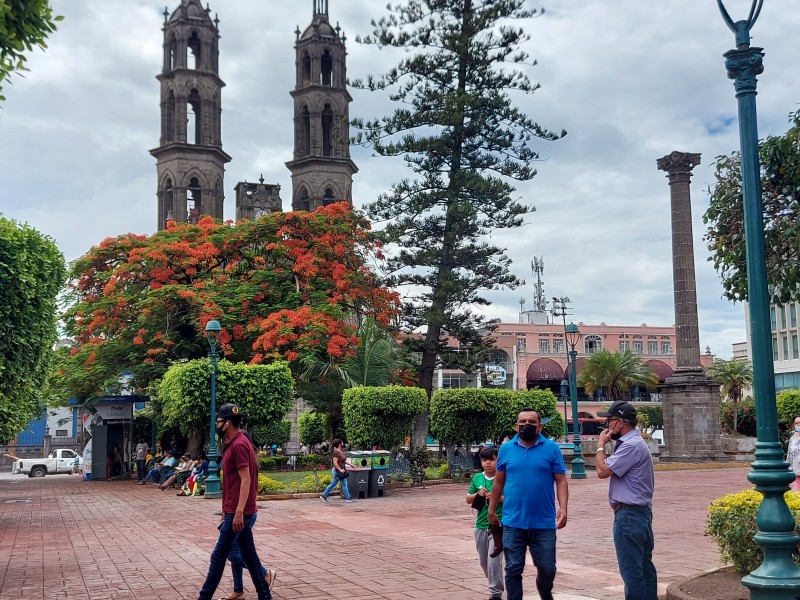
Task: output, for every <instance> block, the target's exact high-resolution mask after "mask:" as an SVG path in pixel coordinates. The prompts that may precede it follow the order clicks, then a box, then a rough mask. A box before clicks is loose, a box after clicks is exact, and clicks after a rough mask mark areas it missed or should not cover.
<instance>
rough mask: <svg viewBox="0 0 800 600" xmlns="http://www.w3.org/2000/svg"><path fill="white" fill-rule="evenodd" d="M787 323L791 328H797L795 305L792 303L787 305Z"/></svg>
mask: <svg viewBox="0 0 800 600" xmlns="http://www.w3.org/2000/svg"><path fill="white" fill-rule="evenodd" d="M789 323H790V324H791V326H792V327H797V304H795V303H794V302H792V303H791V304H790V305H789Z"/></svg>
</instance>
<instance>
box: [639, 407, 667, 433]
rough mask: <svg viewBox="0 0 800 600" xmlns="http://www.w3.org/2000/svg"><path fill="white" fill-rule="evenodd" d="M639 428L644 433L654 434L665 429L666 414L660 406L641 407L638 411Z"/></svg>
mask: <svg viewBox="0 0 800 600" xmlns="http://www.w3.org/2000/svg"><path fill="white" fill-rule="evenodd" d="M636 414H637V416H638V418H639V428H640V429H641V430H642V432H643V433H652V432H654V431H655V430H656V429H663V428H664V412H663V411H662V410H661V407H660V406H640V407H639V408H637V409H636Z"/></svg>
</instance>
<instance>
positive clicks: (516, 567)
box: [489, 408, 569, 600]
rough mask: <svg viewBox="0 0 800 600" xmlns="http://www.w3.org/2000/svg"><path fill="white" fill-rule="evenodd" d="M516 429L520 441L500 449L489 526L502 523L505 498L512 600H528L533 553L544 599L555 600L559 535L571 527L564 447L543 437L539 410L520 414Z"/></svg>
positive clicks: (505, 546)
mask: <svg viewBox="0 0 800 600" xmlns="http://www.w3.org/2000/svg"><path fill="white" fill-rule="evenodd" d="M514 429H515V430H516V432H517V435H515V436H514V437H513V438H512V439H511V440H509V441H508V442H506V443H505V444H503V445H502V446H500V452H499V454H498V457H497V467H496V469H497V474H496V475H495V479H494V485H493V486H492V494H491V497H490V499H489V522H490V523H491V524H492V525H497V524H498V523H499V519H498V518H497V514H496V512H495V509H496V508H497V504H498V502H499V501H500V497H501V496H505V498H504V499H503V552H504V553H505V559H506V594H507V597H508V600H522V571H523V570H524V569H525V551H526V550H530V553H531V557H532V558H533V564H534V565H536V570H537V574H536V590H537V591H538V592H539V597H540V598H541V600H553V580H554V579H555V577H556V529H561V528H562V527H564V526H565V525H566V524H567V501H568V500H569V488H568V486H567V478H566V476H565V473H566V469H565V468H564V459H563V458H562V457H561V449H560V448H559V447H558V444H556V443H555V442H553V441H552V440H548V439H547V438H545V437H543V436H542V435H541V433H542V419H541V417H540V415H539V413H538V412H537V411H536V410H534V409H532V408H523V409H522V410H520V411H519V413H518V414H517V422H516V424H515V425H514ZM554 483H555V490H554V489H553V484H554ZM556 497H558V510H556V505H555V500H556Z"/></svg>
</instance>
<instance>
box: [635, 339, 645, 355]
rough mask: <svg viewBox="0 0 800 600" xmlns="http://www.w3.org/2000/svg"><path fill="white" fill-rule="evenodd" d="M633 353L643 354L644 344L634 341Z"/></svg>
mask: <svg viewBox="0 0 800 600" xmlns="http://www.w3.org/2000/svg"><path fill="white" fill-rule="evenodd" d="M633 353H634V354H644V342H638V341H636V340H634V342H633Z"/></svg>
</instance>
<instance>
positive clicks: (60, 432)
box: [56, 429, 67, 437]
mask: <svg viewBox="0 0 800 600" xmlns="http://www.w3.org/2000/svg"><path fill="white" fill-rule="evenodd" d="M56 437H67V430H66V429H56Z"/></svg>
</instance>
